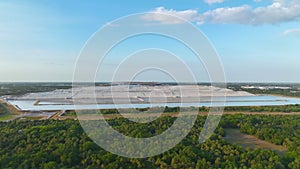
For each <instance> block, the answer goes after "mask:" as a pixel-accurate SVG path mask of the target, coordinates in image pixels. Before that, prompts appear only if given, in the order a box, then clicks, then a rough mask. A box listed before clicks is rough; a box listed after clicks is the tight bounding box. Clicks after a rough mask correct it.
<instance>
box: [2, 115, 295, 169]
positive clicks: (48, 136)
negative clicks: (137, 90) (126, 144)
mask: <svg viewBox="0 0 300 169" xmlns="http://www.w3.org/2000/svg"><path fill="white" fill-rule="evenodd" d="M174 119H175V118H172V117H161V118H159V119H157V120H155V121H153V122H151V123H150V124H147V125H145V124H137V123H133V122H129V121H128V120H126V119H112V120H108V122H109V123H110V124H111V126H112V127H114V128H115V129H116V130H119V131H120V132H122V133H124V134H126V135H130V136H136V137H139V136H143V137H144V136H148V137H149V136H152V135H157V134H159V133H161V132H162V131H164V130H165V129H167V128H168V127H169V126H170V125H172V123H173V121H174ZM204 121H205V117H200V116H199V117H198V119H197V121H196V124H195V126H194V127H193V129H192V130H191V132H190V134H189V135H188V136H187V137H186V138H185V139H184V140H182V141H181V143H179V144H178V145H177V146H176V147H174V148H173V149H171V150H169V151H167V152H165V153H163V154H161V155H158V156H155V157H149V158H145V159H130V158H124V157H120V156H117V155H113V154H111V153H109V152H106V151H104V150H103V149H101V148H99V147H98V146H97V145H96V144H94V143H93V142H92V141H91V140H90V139H89V138H88V137H87V135H86V134H85V133H84V132H83V130H82V128H81V127H80V125H79V123H78V121H74V120H66V121H55V120H45V121H11V122H8V123H0V166H1V168H270V169H271V168H295V169H296V168H297V169H298V168H300V163H299V162H300V160H299V149H300V146H299V137H300V135H299V133H300V128H299V121H300V117H299V116H259V115H255V116H254V115H226V116H223V119H222V121H221V125H220V127H219V128H218V129H217V130H216V131H215V134H214V135H213V136H212V137H211V138H210V139H209V140H208V141H206V142H205V143H203V144H199V142H198V136H199V133H200V131H201V126H203V124H204ZM224 127H231V128H232V127H241V130H242V131H243V132H247V133H250V134H254V135H258V133H263V135H264V137H261V138H262V139H266V140H269V141H271V142H274V143H277V144H284V145H287V146H288V148H289V150H290V151H289V152H288V153H287V154H286V155H285V156H283V157H281V156H279V155H277V154H276V153H274V152H273V151H270V150H259V149H255V150H251V149H243V148H242V147H240V146H237V145H231V144H229V143H227V142H226V141H225V140H224V139H223V138H222V136H224V135H225V133H224V130H223V128H224ZM270 133H272V134H270ZM268 135H269V136H268ZM258 136H259V135H258ZM277 139H278V140H283V141H282V142H277V141H276V140H277Z"/></svg>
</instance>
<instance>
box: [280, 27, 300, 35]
mask: <svg viewBox="0 0 300 169" xmlns="http://www.w3.org/2000/svg"><path fill="white" fill-rule="evenodd" d="M290 34H298V35H300V28H299V29H288V30H286V31H284V32H283V35H290Z"/></svg>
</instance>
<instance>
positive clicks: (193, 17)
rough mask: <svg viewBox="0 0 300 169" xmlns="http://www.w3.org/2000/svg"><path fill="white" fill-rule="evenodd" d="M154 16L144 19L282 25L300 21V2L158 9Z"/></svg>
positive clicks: (280, 0)
mask: <svg viewBox="0 0 300 169" xmlns="http://www.w3.org/2000/svg"><path fill="white" fill-rule="evenodd" d="M151 12H154V13H152V14H146V15H145V17H144V18H143V19H146V20H153V21H158V22H160V23H162V24H179V23H182V21H181V20H178V19H174V17H168V16H165V15H160V14H161V13H162V14H167V15H175V16H178V17H181V18H183V19H186V20H187V21H190V22H197V23H198V24H203V23H216V24H217V23H221V24H244V25H262V24H280V23H283V22H290V21H300V1H299V0H287V1H285V0H273V3H272V4H270V5H268V6H262V7H257V8H252V7H251V6H249V5H243V6H237V7H224V8H216V9H214V10H209V11H206V12H204V13H199V12H198V11H197V10H191V9H190V10H184V11H176V10H173V9H170V10H168V9H165V8H164V7H159V8H156V9H155V10H153V11H151Z"/></svg>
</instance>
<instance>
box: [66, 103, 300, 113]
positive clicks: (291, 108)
mask: <svg viewBox="0 0 300 169" xmlns="http://www.w3.org/2000/svg"><path fill="white" fill-rule="evenodd" d="M158 109H159V108H152V109H150V108H138V109H137V110H138V111H139V112H145V111H147V113H157V112H160V110H158ZM209 109H210V108H209V107H199V108H198V111H199V112H208V111H209ZM156 110H158V111H156ZM179 110H180V108H179V107H168V106H166V107H165V109H164V113H177V112H179ZM195 110H196V108H195V107H188V108H182V109H181V111H183V112H184V111H195ZM224 111H228V112H285V113H290V112H300V105H298V104H296V105H280V106H227V107H225V108H224ZM127 112H130V110H128V111H127ZM98 113H99V114H100V113H101V114H119V111H118V110H117V109H102V110H101V111H98ZM64 115H66V116H75V115H76V112H75V111H73V110H68V111H66V113H65V114H64Z"/></svg>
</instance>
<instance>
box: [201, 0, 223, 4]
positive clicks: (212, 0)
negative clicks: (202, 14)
mask: <svg viewBox="0 0 300 169" xmlns="http://www.w3.org/2000/svg"><path fill="white" fill-rule="evenodd" d="M224 1H225V0H204V2H206V3H208V4H214V3H222V2H224Z"/></svg>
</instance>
